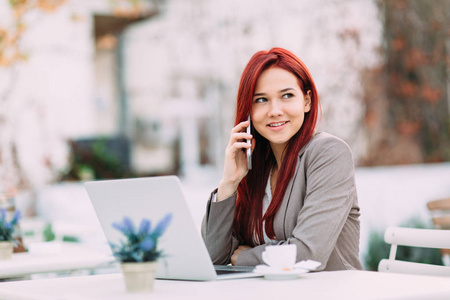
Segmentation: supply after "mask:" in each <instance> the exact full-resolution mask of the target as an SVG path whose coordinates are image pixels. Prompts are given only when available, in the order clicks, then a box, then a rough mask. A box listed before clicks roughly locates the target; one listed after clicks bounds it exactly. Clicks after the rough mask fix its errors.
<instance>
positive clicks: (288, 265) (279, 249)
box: [262, 244, 297, 270]
mask: <svg viewBox="0 0 450 300" xmlns="http://www.w3.org/2000/svg"><path fill="white" fill-rule="evenodd" d="M296 258H297V246H296V245H294V244H289V245H276V246H267V247H266V250H265V251H264V252H263V253H262V259H263V261H264V262H265V263H266V264H268V265H269V266H270V267H271V268H274V269H278V270H283V269H292V267H293V266H294V264H295V261H296Z"/></svg>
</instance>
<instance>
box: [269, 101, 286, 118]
mask: <svg viewBox="0 0 450 300" xmlns="http://www.w3.org/2000/svg"><path fill="white" fill-rule="evenodd" d="M269 109H270V110H269V116H270V117H275V116H281V115H282V114H283V110H282V108H281V105H280V103H278V101H271V103H270V108H269Z"/></svg>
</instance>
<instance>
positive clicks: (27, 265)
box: [0, 244, 114, 279]
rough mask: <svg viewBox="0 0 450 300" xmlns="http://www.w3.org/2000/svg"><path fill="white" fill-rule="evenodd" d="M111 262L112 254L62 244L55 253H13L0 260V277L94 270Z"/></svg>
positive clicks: (80, 246)
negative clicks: (9, 257)
mask: <svg viewBox="0 0 450 300" xmlns="http://www.w3.org/2000/svg"><path fill="white" fill-rule="evenodd" d="M113 264H114V257H113V256H112V255H108V254H105V253H101V252H93V251H89V249H86V248H85V247H83V246H82V245H76V244H74V245H62V247H61V248H60V251H56V252H55V253H47V254H32V253H28V252H24V253H14V254H13V256H12V258H11V259H9V260H0V279H5V278H15V277H24V276H28V275H32V274H38V273H53V272H71V271H75V270H94V269H98V268H104V267H111V266H113Z"/></svg>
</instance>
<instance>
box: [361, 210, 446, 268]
mask: <svg viewBox="0 0 450 300" xmlns="http://www.w3.org/2000/svg"><path fill="white" fill-rule="evenodd" d="M400 227H408V228H421V229H427V228H432V227H430V226H427V225H426V224H425V223H424V222H423V221H422V220H421V219H420V218H418V217H412V218H410V219H408V220H407V221H405V222H404V223H402V224H401V225H400ZM390 249H391V246H390V245H389V244H386V243H385V242H384V230H383V231H378V230H372V231H371V232H370V234H369V245H368V251H367V255H366V256H365V257H364V264H365V266H366V269H367V270H371V271H377V270H378V264H379V263H380V260H382V259H384V258H388V257H389V250H390ZM396 259H398V260H404V261H411V262H418V263H427V264H434V265H442V264H443V263H442V256H441V252H440V251H439V249H433V248H420V247H408V246H398V248H397V255H396Z"/></svg>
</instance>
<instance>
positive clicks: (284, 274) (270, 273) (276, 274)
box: [253, 265, 309, 280]
mask: <svg viewBox="0 0 450 300" xmlns="http://www.w3.org/2000/svg"><path fill="white" fill-rule="evenodd" d="M253 272H255V273H258V274H263V275H264V278H266V279H269V280H291V279H296V278H298V277H299V276H298V275H300V274H304V273H308V272H309V270H306V269H292V270H289V271H282V270H277V269H273V268H271V267H269V266H266V265H258V266H256V268H255V270H254V271H253Z"/></svg>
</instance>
